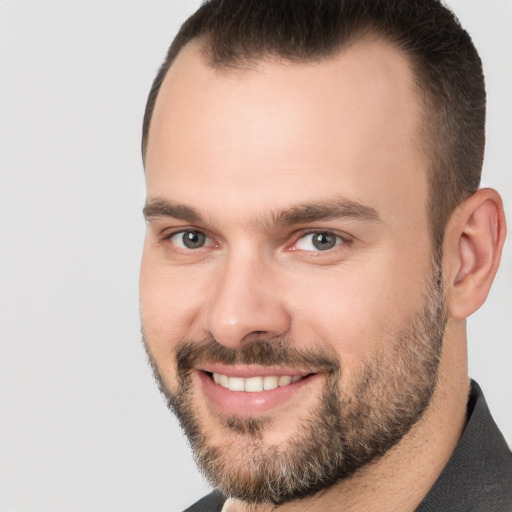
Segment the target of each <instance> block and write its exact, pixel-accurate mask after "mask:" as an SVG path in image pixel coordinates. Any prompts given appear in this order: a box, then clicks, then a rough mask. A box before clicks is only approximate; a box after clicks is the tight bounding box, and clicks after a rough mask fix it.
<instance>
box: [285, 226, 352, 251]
mask: <svg viewBox="0 0 512 512" xmlns="http://www.w3.org/2000/svg"><path fill="white" fill-rule="evenodd" d="M343 241H344V240H343V239H342V238H341V237H340V236H338V235H335V234H334V233H330V232H329V231H318V232H316V233H308V234H307V235H304V236H303V237H301V238H299V239H298V240H297V242H296V243H295V248H296V249H299V250H301V251H328V250H329V249H333V248H334V247H336V246H337V245H340V244H342V243H343Z"/></svg>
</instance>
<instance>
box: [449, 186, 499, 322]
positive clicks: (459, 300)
mask: <svg viewBox="0 0 512 512" xmlns="http://www.w3.org/2000/svg"><path fill="white" fill-rule="evenodd" d="M505 234H506V224H505V214H504V212H503V202H502V200H501V197H500V195H499V194H498V192H496V191H495V190H492V189H489V188H484V189H480V190H478V191H477V192H475V194H473V195H472V196H471V197H469V198H468V199H466V200H465V201H464V202H463V203H462V204H461V205H460V206H458V207H457V209H456V210H455V211H454V213H453V215H452V216H451V218H450V220H449V222H448V225H447V227H446V233H445V238H444V243H443V255H444V257H443V272H444V276H445V283H444V286H445V294H446V305H447V309H448V314H449V316H450V317H451V318H456V319H464V318H467V317H468V316H469V315H471V314H472V313H474V312H475V311H476V310H477V309H478V308H479V307H480V306H481V305H482V304H483V303H484V302H485V299H486V298H487V295H488V293H489V290H490V288H491V284H492V282H493V280H494V276H495V275H496V272H497V270H498V266H499V263H500V259H501V251H502V249H503V243H504V241H505Z"/></svg>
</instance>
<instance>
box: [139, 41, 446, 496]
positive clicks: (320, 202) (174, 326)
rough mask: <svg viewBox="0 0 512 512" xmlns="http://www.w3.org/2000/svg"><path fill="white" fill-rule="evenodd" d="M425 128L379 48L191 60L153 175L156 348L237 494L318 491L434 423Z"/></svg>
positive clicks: (198, 447)
mask: <svg viewBox="0 0 512 512" xmlns="http://www.w3.org/2000/svg"><path fill="white" fill-rule="evenodd" d="M420 112H421V108H420V106H419V104H418V100H417V98H416V93H415V86H414V81H413V76H412V73H411V71H410V69H409V66H408V62H407V60H406V58H405V57H404V56H402V55H401V54H400V53H399V52H397V51H396V50H394V49H393V48H391V47H390V46H388V45H386V44H383V43H381V42H377V41H375V42H370V41H368V42H364V43H360V44H357V45H355V46H353V47H351V48H350V49H348V50H346V51H343V52H342V53H340V54H339V55H338V56H336V57H333V58H332V59H329V60H325V61H322V62H317V63H309V64H293V63H289V62H281V61H272V60H270V61H267V62H258V63H256V64H253V65H248V66H247V67H246V68H243V69H230V70H225V69H214V68H212V67H210V66H209V65H208V64H207V63H205V61H204V60H203V58H202V57H201V54H200V51H199V49H198V48H197V47H196V46H195V45H190V46H189V47H187V48H186V49H185V50H183V51H182V53H181V54H180V55H179V57H178V58H177V60H176V62H175V63H174V64H173V66H172V67H171V69H170V71H169V72H168V74H167V77H166V79H165V81H164V83H163V86H162V89H161V91H160V93H159V96H158V100H157V103H156V107H155V111H154V115H153V120H152V125H151V131H150V136H149V145H148V151H147V157H146V180H147V209H146V214H147V217H148V221H149V222H148V232H147V237H146V241H145V246H144V255H143V261H142V269H141V282H140V287H141V314H142V323H143V331H144V336H145V343H146V347H147V349H148V353H149V354H150V358H151V359H152V361H153V364H154V369H155V372H156V374H157V378H158V379H159V380H160V383H161V386H162V387H163V389H164V392H165V393H166V395H167V396H168V398H169V401H170V403H171V405H172V406H173V408H174V409H175V411H176V412H177V414H178V416H179V418H180V420H181V422H182V424H183V426H184V428H185V430H186V431H187V434H188V435H189V437H190V438H191V441H192V446H193V448H194V449H195V451H196V456H197V458H198V460H199V463H200V464H201V465H202V466H203V469H204V471H205V472H206V473H207V475H208V476H209V477H210V478H211V479H212V480H213V482H214V484H216V485H218V486H219V487H220V488H221V489H223V490H224V491H225V492H226V493H230V494H233V495H237V496H239V497H241V498H243V499H246V500H248V501H264V500H268V501H273V502H275V503H280V502H283V501H286V500H289V499H293V498H297V497H300V496H304V495H307V494H311V493H313V492H316V491H317V490H319V489H320V488H322V487H325V486H328V485H330V484H332V483H333V482H335V481H336V480H337V479H339V478H341V477H343V476H346V475H348V474H351V473H352V472H353V471H355V470H356V469H357V468H358V467H359V466H361V465H364V464H365V463H367V462H368V461H370V460H372V459H373V458H375V457H377V456H379V455H381V454H382V453H384V452H385V451H386V450H388V449H389V448H390V447H391V446H392V445H394V444H395V443H396V442H397V441H398V440H399V439H400V438H401V436H402V435H403V434H404V433H405V432H406V431H407V430H408V429H409V428H410V426H411V425H412V424H414V422H416V421H417V420H418V418H419V417H420V416H421V414H422V412H423V410H424V409H425V407H426V406H427V404H428V402H429V399H430V396H431V393H432V391H433V388H434V386H435V381H436V370H437V362H438V357H439V352H440V347H441V341H442V332H443V326H444V317H443V312H442V297H441V290H440V284H439V283H440V276H439V268H438V267H437V266H436V265H433V264H432V248H431V244H430V239H429V235H428V222H427V220H428V219H427V215H428V213H427V195H428V187H427V171H426V169H427V165H428V163H427V159H426V158H425V156H424V153H423V152H422V149H421V148H422V144H421V140H420V137H419V123H420V120H421V113H420ZM308 479H309V480H308ZM271 481H272V482H273V484H272V485H273V487H272V486H271V485H270V483H269V482H271ZM308 482H309V483H308ZM271 487H272V488H271Z"/></svg>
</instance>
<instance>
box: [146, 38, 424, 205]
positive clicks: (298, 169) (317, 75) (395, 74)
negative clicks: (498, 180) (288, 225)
mask: <svg viewBox="0 0 512 512" xmlns="http://www.w3.org/2000/svg"><path fill="white" fill-rule="evenodd" d="M420 121H421V107H420V104H419V99H418V95H417V93H416V87H415V81H414V76H413V73H412V71H411V67H410V65H409V61H408V59H407V57H406V56H405V55H403V54H402V53H401V52H400V51H398V50H397V49H395V48H394V47H392V46H391V45H390V44H387V43H384V42H382V41H379V40H367V41H361V42H359V43H356V44H354V45H352V46H351V47H349V48H346V49H344V50H343V51H341V52H340V53H339V54H338V55H336V56H333V57H332V58H329V59H326V60H322V61H318V62H312V63H311V62H310V63H291V62H288V61H282V60H278V59H268V60H262V61H258V62H253V63H252V62H250V63H247V65H246V66H241V67H239V68H236V69H232V68H229V69H225V68H214V67H211V66H210V65H208V63H207V62H206V61H205V60H204V57H203V55H202V52H201V48H200V47H199V46H198V45H197V44H190V45H188V46H187V47H186V48H185V49H184V50H183V51H182V52H181V53H180V55H179V56H178V57H177V59H176V61H175V62H174V63H173V65H172V66H171V68H170V70H169V72H168V73H167V76H166V78H165V80H164V82H163V84H162V88H161V90H160V93H159V95H158V98H157V101H156V105H155V110H154V113H153V119H152V122H151V127H150V132H149V139H148V148H147V154H146V173H147V185H148V196H149V197H160V196H163V197H167V196H171V197H172V199H179V200H180V201H181V202H183V200H185V202H190V201H191V202H195V203H194V204H197V194H198V190H200V192H201V196H202V198H203V202H204V204H205V205H207V204H208V201H210V200H213V199H214V198H217V199H219V198H223V199H222V201H227V202H225V203H224V204H225V208H229V207H230V206H233V208H234V211H236V209H237V208H243V209H244V210H247V209H249V208H250V206H251V205H254V208H255V210H257V209H262V208H265V207H269V208H270V207H275V206H276V201H277V200H279V201H282V202H283V203H285V202H290V203H294V202H300V201H307V200H311V199H313V200H317V199H320V198H322V197H325V194H326V193H329V194H331V195H333V194H341V195H343V196H346V197H349V198H351V199H355V200H358V201H362V202H368V201H369V202H370V203H372V202H373V204H371V206H372V207H373V206H375V207H378V208H390V207H391V206H392V203H393V202H396V201H397V200H398V199H400V201H401V202H404V197H403V196H404V194H409V195H411V193H412V190H417V195H418V194H419V195H418V197H414V198H411V200H410V201H409V204H406V205H404V209H407V208H411V207H412V206H413V201H416V202H415V203H414V204H415V205H416V209H417V205H418V204H420V205H424V204H426V202H425V201H424V199H425V195H426V188H427V185H426V167H427V165H426V159H425V157H424V154H423V151H422V147H423V146H422V144H421V140H420V136H419V133H420V130H419V126H420ZM276 190H280V191H281V194H280V195H279V199H278V198H277V197H275V193H274V192H275V191H276ZM176 196H179V197H176ZM207 196H208V197H207ZM210 196H211V197H210ZM224 196H225V197H224ZM313 196H317V197H313ZM234 197H240V198H241V201H239V202H238V203H236V202H234V203H233V205H231V203H230V202H229V200H230V199H233V198H234ZM384 197H385V198H387V200H388V201H387V204H386V201H383V198H384ZM418 201H419V203H418ZM390 203H391V204H390ZM213 206H214V205H213V203H212V207H213ZM283 206H286V205H284V204H283ZM395 214H396V213H395Z"/></svg>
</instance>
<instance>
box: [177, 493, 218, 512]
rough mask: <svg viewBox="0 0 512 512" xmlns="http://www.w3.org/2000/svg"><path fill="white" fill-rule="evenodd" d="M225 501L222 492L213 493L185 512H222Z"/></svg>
mask: <svg viewBox="0 0 512 512" xmlns="http://www.w3.org/2000/svg"><path fill="white" fill-rule="evenodd" d="M225 501H226V498H224V496H222V494H220V492H218V491H213V492H211V493H210V494H208V495H207V496H205V497H204V498H201V499H200V500H199V501H197V502H196V503H194V504H193V505H192V506H191V507H189V508H187V509H186V510H184V511H183V512H221V511H222V506H223V505H224V502H225Z"/></svg>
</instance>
